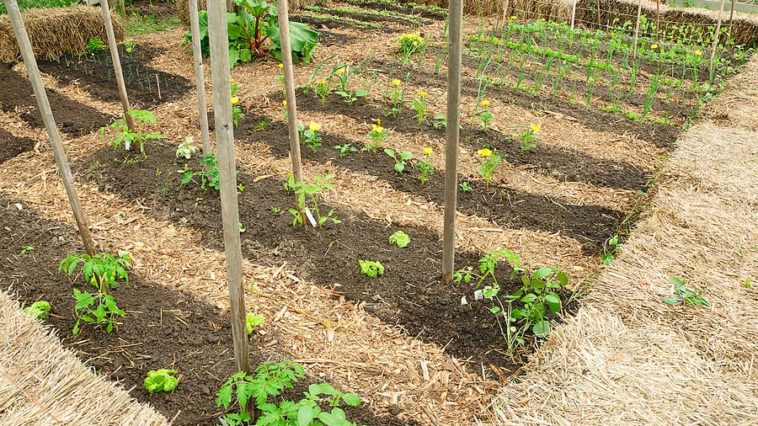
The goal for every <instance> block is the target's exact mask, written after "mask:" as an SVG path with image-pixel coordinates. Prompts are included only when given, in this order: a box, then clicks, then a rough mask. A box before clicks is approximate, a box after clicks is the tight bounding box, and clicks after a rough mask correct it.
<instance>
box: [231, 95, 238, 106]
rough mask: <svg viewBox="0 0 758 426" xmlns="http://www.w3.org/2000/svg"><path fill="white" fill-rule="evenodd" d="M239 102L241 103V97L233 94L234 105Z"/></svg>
mask: <svg viewBox="0 0 758 426" xmlns="http://www.w3.org/2000/svg"><path fill="white" fill-rule="evenodd" d="M238 103H240V98H238V97H236V96H232V105H237V104H238Z"/></svg>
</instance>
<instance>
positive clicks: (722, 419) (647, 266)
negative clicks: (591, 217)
mask: <svg viewBox="0 0 758 426" xmlns="http://www.w3.org/2000/svg"><path fill="white" fill-rule="evenodd" d="M757 73H758V57H755V58H753V59H752V61H751V62H750V63H749V65H748V66H747V69H746V70H745V74H744V76H742V77H736V78H735V79H733V80H732V81H731V82H730V84H729V89H728V91H727V93H724V94H723V95H722V99H723V100H724V101H723V102H724V103H725V104H724V105H722V104H720V103H718V102H717V103H716V105H717V107H718V109H719V110H722V111H723V110H724V108H726V107H727V106H729V107H731V108H732V111H731V112H730V113H724V112H722V113H720V114H722V115H723V114H727V116H728V119H727V120H722V121H720V122H718V123H714V122H712V121H705V122H703V123H701V124H698V125H696V126H695V127H693V128H692V129H690V130H689V131H688V132H687V133H686V134H685V135H684V136H683V137H682V138H681V139H680V141H679V146H678V149H677V150H676V151H675V152H674V153H673V154H672V157H671V160H670V162H669V164H668V170H667V171H666V172H665V175H664V177H663V183H662V184H661V185H660V187H659V190H658V193H657V195H656V196H655V198H654V200H653V204H652V206H651V209H650V211H649V213H648V214H647V215H646V217H645V218H644V219H643V220H642V221H641V222H640V223H639V225H638V226H637V229H636V230H635V232H634V233H633V234H632V237H631V238H630V239H629V241H627V243H626V244H625V245H624V248H623V252H622V254H621V256H620V257H619V259H617V261H616V262H615V263H614V264H613V266H612V267H610V268H609V269H607V270H605V271H604V272H603V273H602V274H601V276H600V277H599V279H598V283H597V285H596V287H595V288H594V290H593V292H592V293H590V295H589V296H588V297H587V298H586V299H585V301H584V303H583V306H582V308H581V309H580V310H579V312H578V314H577V315H576V316H575V317H574V318H572V319H570V320H568V321H567V322H566V323H565V324H563V325H561V326H559V327H557V329H556V330H555V332H554V333H553V334H552V335H551V337H550V339H549V340H548V342H547V343H546V344H545V345H544V346H543V347H542V348H541V349H540V350H539V351H538V352H537V353H536V354H535V355H534V356H533V357H532V359H531V360H530V363H529V364H528V365H527V367H526V369H525V370H526V372H527V373H526V374H525V375H524V376H523V377H521V378H520V379H519V381H518V382H517V383H512V384H510V385H507V386H506V387H504V388H503V389H502V390H501V393H500V395H499V397H497V398H496V400H495V403H494V404H493V411H492V416H491V417H490V420H491V421H493V422H496V423H500V424H557V425H563V424H565V425H569V424H606V423H616V424H619V423H620V424H732V425H738V424H739V425H742V424H744V425H747V424H758V368H756V356H757V355H758V341H756V339H755V336H756V335H757V334H758V291H757V289H756V287H755V285H753V286H752V287H751V288H748V287H747V286H745V280H746V279H748V278H752V280H753V281H756V278H757V277H758V246H756V244H755V241H756V240H758V227H756V225H755V224H756V223H758V208H756V207H758V206H757V205H758V192H756V191H755V188H757V187H758V169H756V167H755V159H756V158H758V144H756V143H755V142H756V140H758V133H756V132H755V130H756V129H755V127H754V126H755V120H754V117H756V116H758V92H756V90H755V89H754V87H753V85H754V82H755V76H756V74H757ZM750 76H752V77H751V78H749V77H750ZM706 116H708V114H706ZM720 116H721V115H720ZM741 117H753V119H752V122H751V124H750V125H749V126H742V125H741V124H742V123H738V122H737V121H738V120H740V119H741ZM724 123H725V124H727V127H721V126H720V125H719V124H724ZM669 276H680V277H684V278H686V279H688V280H689V285H690V286H691V287H694V288H698V289H701V290H703V291H704V292H705V297H706V298H707V299H708V300H709V301H710V303H711V306H710V307H700V306H685V307H673V306H669V305H666V304H664V303H662V302H661V299H662V298H663V297H666V296H669V295H671V293H672V286H671V285H670V284H669V283H668V282H667V278H668V277H669Z"/></svg>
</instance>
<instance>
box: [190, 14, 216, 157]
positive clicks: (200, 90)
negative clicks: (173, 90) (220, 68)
mask: <svg viewBox="0 0 758 426" xmlns="http://www.w3.org/2000/svg"><path fill="white" fill-rule="evenodd" d="M189 14H190V28H191V31H192V62H193V64H194V66H195V82H196V83H197V106H198V108H197V111H198V116H199V118H200V137H201V139H202V141H203V154H205V155H208V154H210V153H211V138H210V130H209V129H208V104H207V101H206V100H205V75H204V74H203V51H202V50H201V48H200V20H199V18H198V12H197V0H189Z"/></svg>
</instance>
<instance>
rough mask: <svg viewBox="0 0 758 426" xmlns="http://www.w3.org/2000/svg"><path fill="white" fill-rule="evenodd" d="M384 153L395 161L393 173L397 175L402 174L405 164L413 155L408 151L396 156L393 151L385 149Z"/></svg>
mask: <svg viewBox="0 0 758 426" xmlns="http://www.w3.org/2000/svg"><path fill="white" fill-rule="evenodd" d="M384 153H385V154H387V155H389V156H390V157H391V158H392V159H393V160H395V171H396V172H398V173H403V171H404V170H405V164H406V163H407V162H408V161H410V160H411V159H413V154H412V153H411V152H410V151H403V152H401V153H400V155H398V154H397V153H396V152H395V150H394V149H392V148H385V149H384Z"/></svg>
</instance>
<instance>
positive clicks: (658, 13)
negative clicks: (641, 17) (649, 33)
mask: <svg viewBox="0 0 758 426" xmlns="http://www.w3.org/2000/svg"><path fill="white" fill-rule="evenodd" d="M660 34H661V0H655V41H657V42H660V41H661V36H660Z"/></svg>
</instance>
